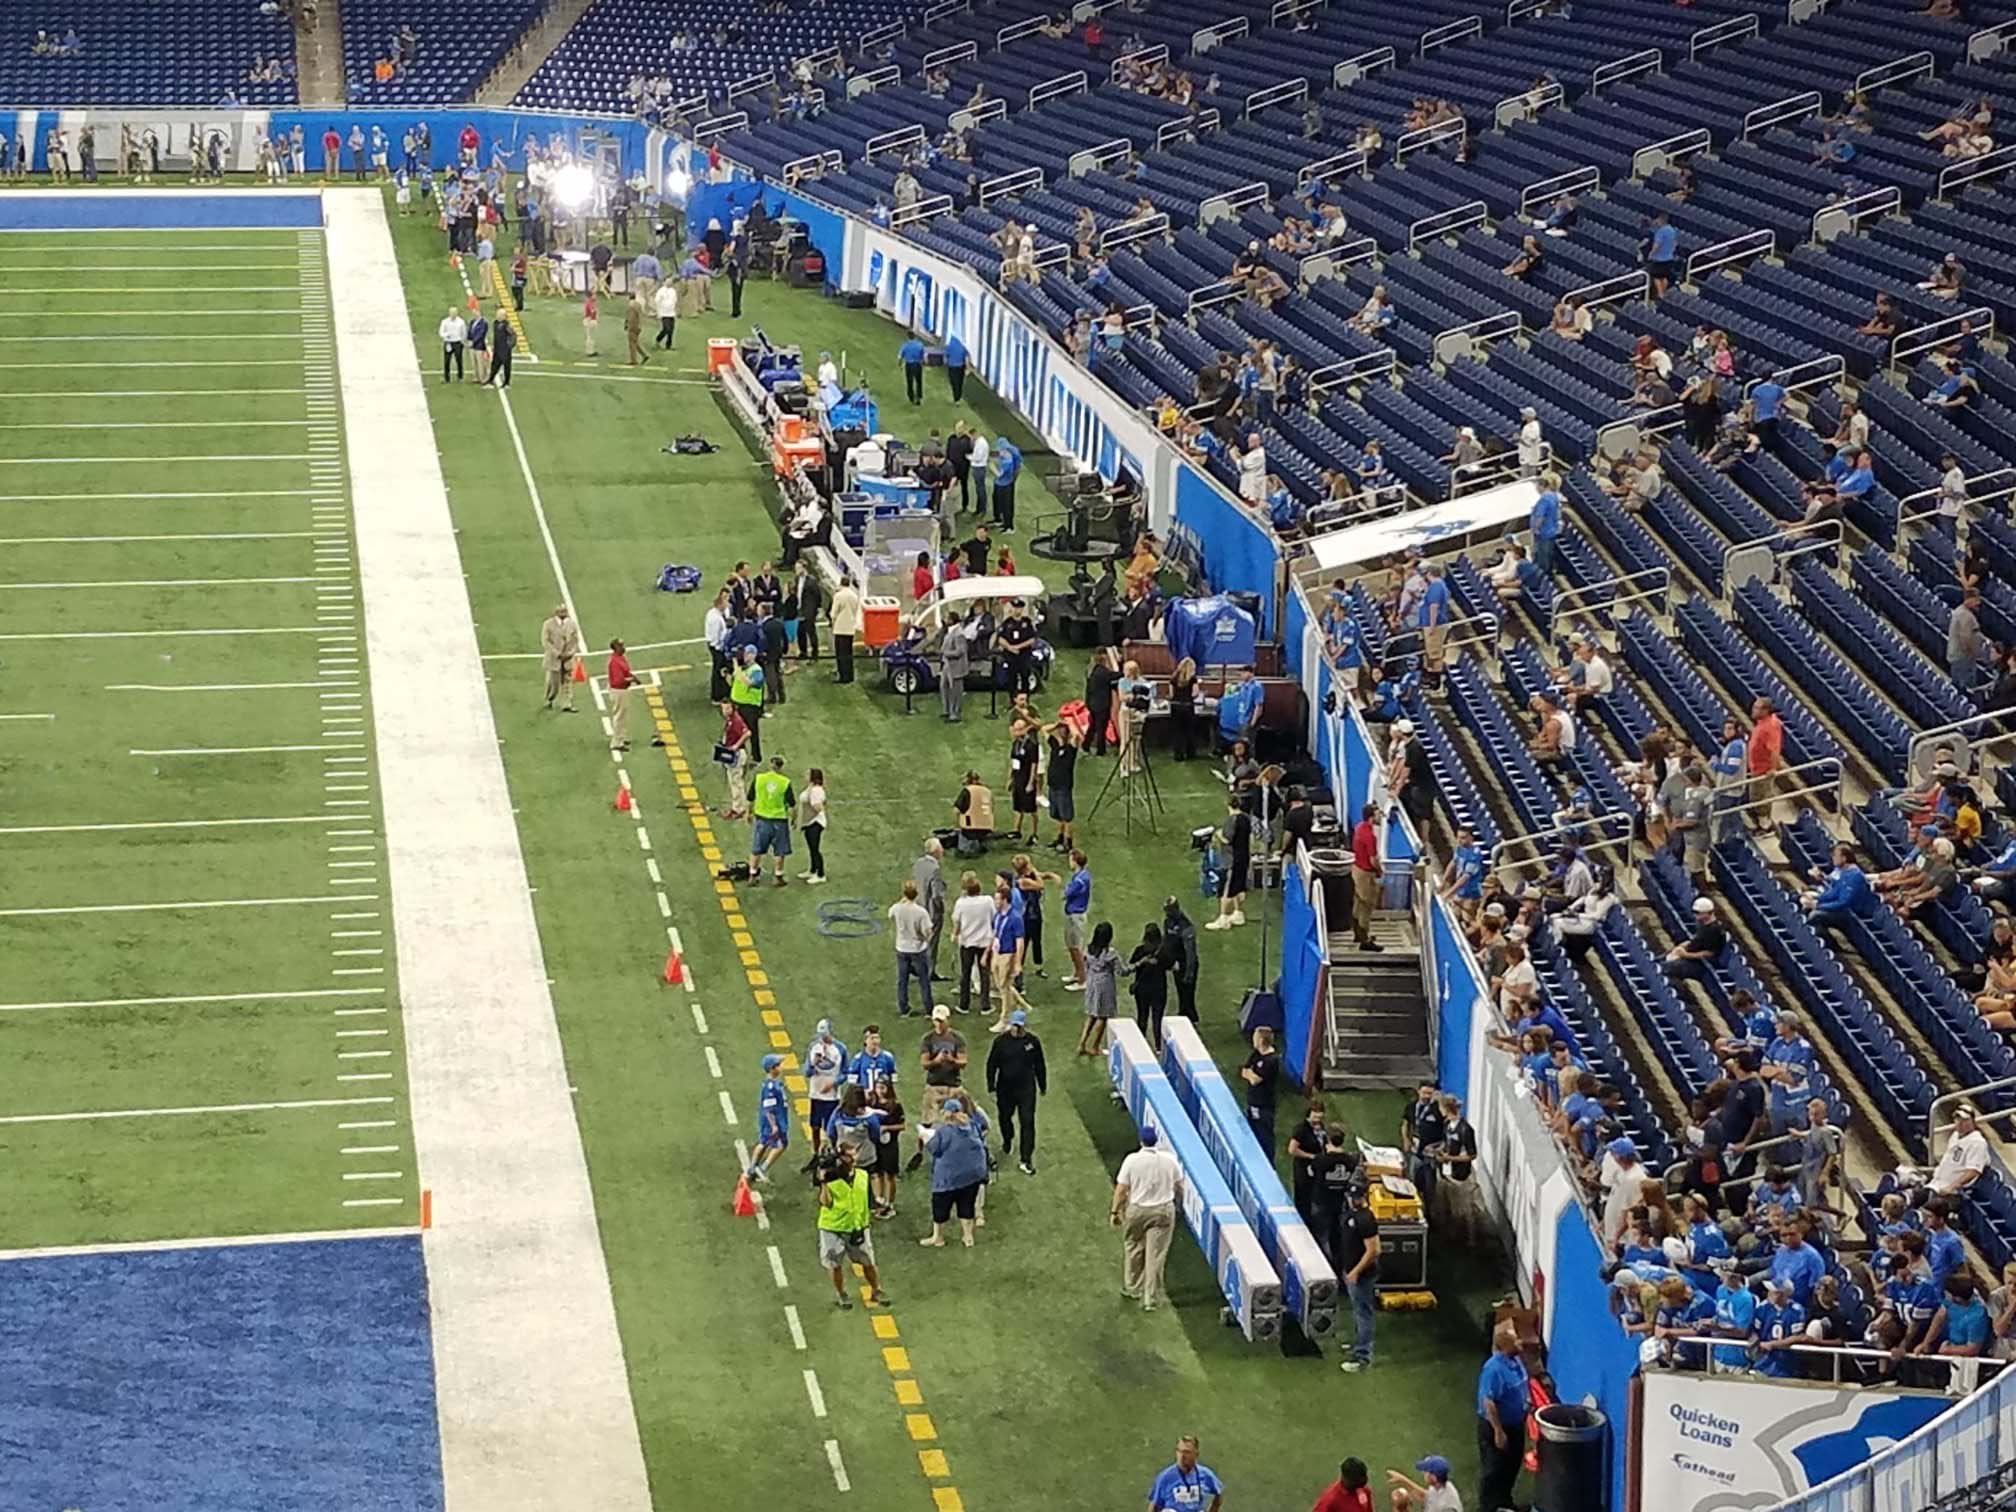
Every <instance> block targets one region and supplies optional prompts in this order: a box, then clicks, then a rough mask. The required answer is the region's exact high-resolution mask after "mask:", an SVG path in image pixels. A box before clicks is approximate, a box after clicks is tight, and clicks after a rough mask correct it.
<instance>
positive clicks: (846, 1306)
mask: <svg viewBox="0 0 2016 1512" xmlns="http://www.w3.org/2000/svg"><path fill="white" fill-rule="evenodd" d="M833 1305H834V1306H835V1307H837V1308H839V1309H840V1311H842V1312H852V1311H854V1299H853V1298H852V1297H850V1296H848V1295H847V1293H845V1292H841V1293H840V1294H839V1295H838V1296H836V1297H834V1299H833Z"/></svg>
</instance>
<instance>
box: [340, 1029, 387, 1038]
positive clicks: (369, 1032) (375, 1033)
mask: <svg viewBox="0 0 2016 1512" xmlns="http://www.w3.org/2000/svg"><path fill="white" fill-rule="evenodd" d="M391 1033H392V1031H391V1030H390V1029H338V1030H337V1031H336V1038H338V1039H384V1038H386V1037H387V1036H388V1035H390V1034H391Z"/></svg>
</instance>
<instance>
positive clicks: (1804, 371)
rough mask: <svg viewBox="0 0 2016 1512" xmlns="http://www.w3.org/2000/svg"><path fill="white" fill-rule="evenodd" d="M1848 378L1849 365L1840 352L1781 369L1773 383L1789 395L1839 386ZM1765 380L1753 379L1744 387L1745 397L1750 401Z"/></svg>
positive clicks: (1772, 377) (1775, 375)
mask: <svg viewBox="0 0 2016 1512" xmlns="http://www.w3.org/2000/svg"><path fill="white" fill-rule="evenodd" d="M1847 376H1848V364H1847V363H1846V362H1845V361H1844V360H1843V359H1842V357H1841V354H1840V353H1838V352H1833V353H1829V354H1828V355H1827V356H1825V357H1815V358H1813V359H1811V360H1810V361H1807V362H1795V363H1793V364H1792V366H1790V367H1788V368H1779V369H1778V370H1777V371H1776V372H1774V373H1773V374H1772V375H1771V381H1772V382H1774V383H1776V384H1777V385H1778V386H1779V387H1780V388H1782V389H1784V390H1785V392H1786V393H1788V394H1803V393H1805V392H1806V391H1807V390H1808V389H1815V388H1825V387H1827V386H1828V385H1829V384H1838V383H1840V382H1842V381H1843V380H1844V379H1845V378H1847ZM1763 381H1764V380H1763V379H1761V378H1752V379H1751V380H1750V381H1749V382H1748V383H1746V384H1744V385H1743V397H1744V398H1745V399H1748V398H1749V397H1750V394H1751V392H1752V390H1754V389H1755V388H1756V387H1757V385H1758V384H1760V383H1762V382H1763Z"/></svg>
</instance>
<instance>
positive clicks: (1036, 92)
mask: <svg viewBox="0 0 2016 1512" xmlns="http://www.w3.org/2000/svg"><path fill="white" fill-rule="evenodd" d="M1091 87H1092V81H1091V80H1090V79H1088V78H1086V77H1085V70H1084V69H1082V68H1078V69H1073V70H1072V71H1071V72H1070V73H1067V74H1059V75H1057V77H1056V78H1054V79H1045V80H1044V81H1043V82H1042V83H1041V84H1038V85H1036V86H1035V87H1033V88H1032V89H1031V90H1030V91H1029V108H1030V109H1031V110H1034V109H1035V108H1036V107H1037V106H1038V105H1045V104H1048V103H1049V102H1050V101H1052V100H1061V99H1063V98H1064V96H1066V95H1074V94H1084V93H1085V92H1086V90H1088V89H1090V88H1091Z"/></svg>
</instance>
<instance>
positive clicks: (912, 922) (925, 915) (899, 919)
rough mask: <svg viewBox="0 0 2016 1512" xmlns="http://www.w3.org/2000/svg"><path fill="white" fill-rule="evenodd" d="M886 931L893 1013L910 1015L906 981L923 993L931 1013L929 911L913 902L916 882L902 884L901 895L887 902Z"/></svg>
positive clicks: (928, 1011) (920, 904) (901, 1015)
mask: <svg viewBox="0 0 2016 1512" xmlns="http://www.w3.org/2000/svg"><path fill="white" fill-rule="evenodd" d="M889 930H890V933H891V934H892V935H893V936H894V937H895V941H896V1016H897V1017H898V1018H908V1017H910V980H911V978H912V977H915V978H916V980H917V984H918V986H919V987H920V988H921V989H922V991H923V993H924V1012H925V1013H926V1014H927V1015H928V1014H929V1013H930V1012H931V1008H932V1002H931V910H930V909H928V908H926V907H925V906H924V905H923V904H922V903H920V902H918V901H917V884H916V882H915V881H908V882H905V883H904V884H903V896H902V897H900V898H898V899H897V900H896V901H895V902H894V903H891V904H890V905H889Z"/></svg>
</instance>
